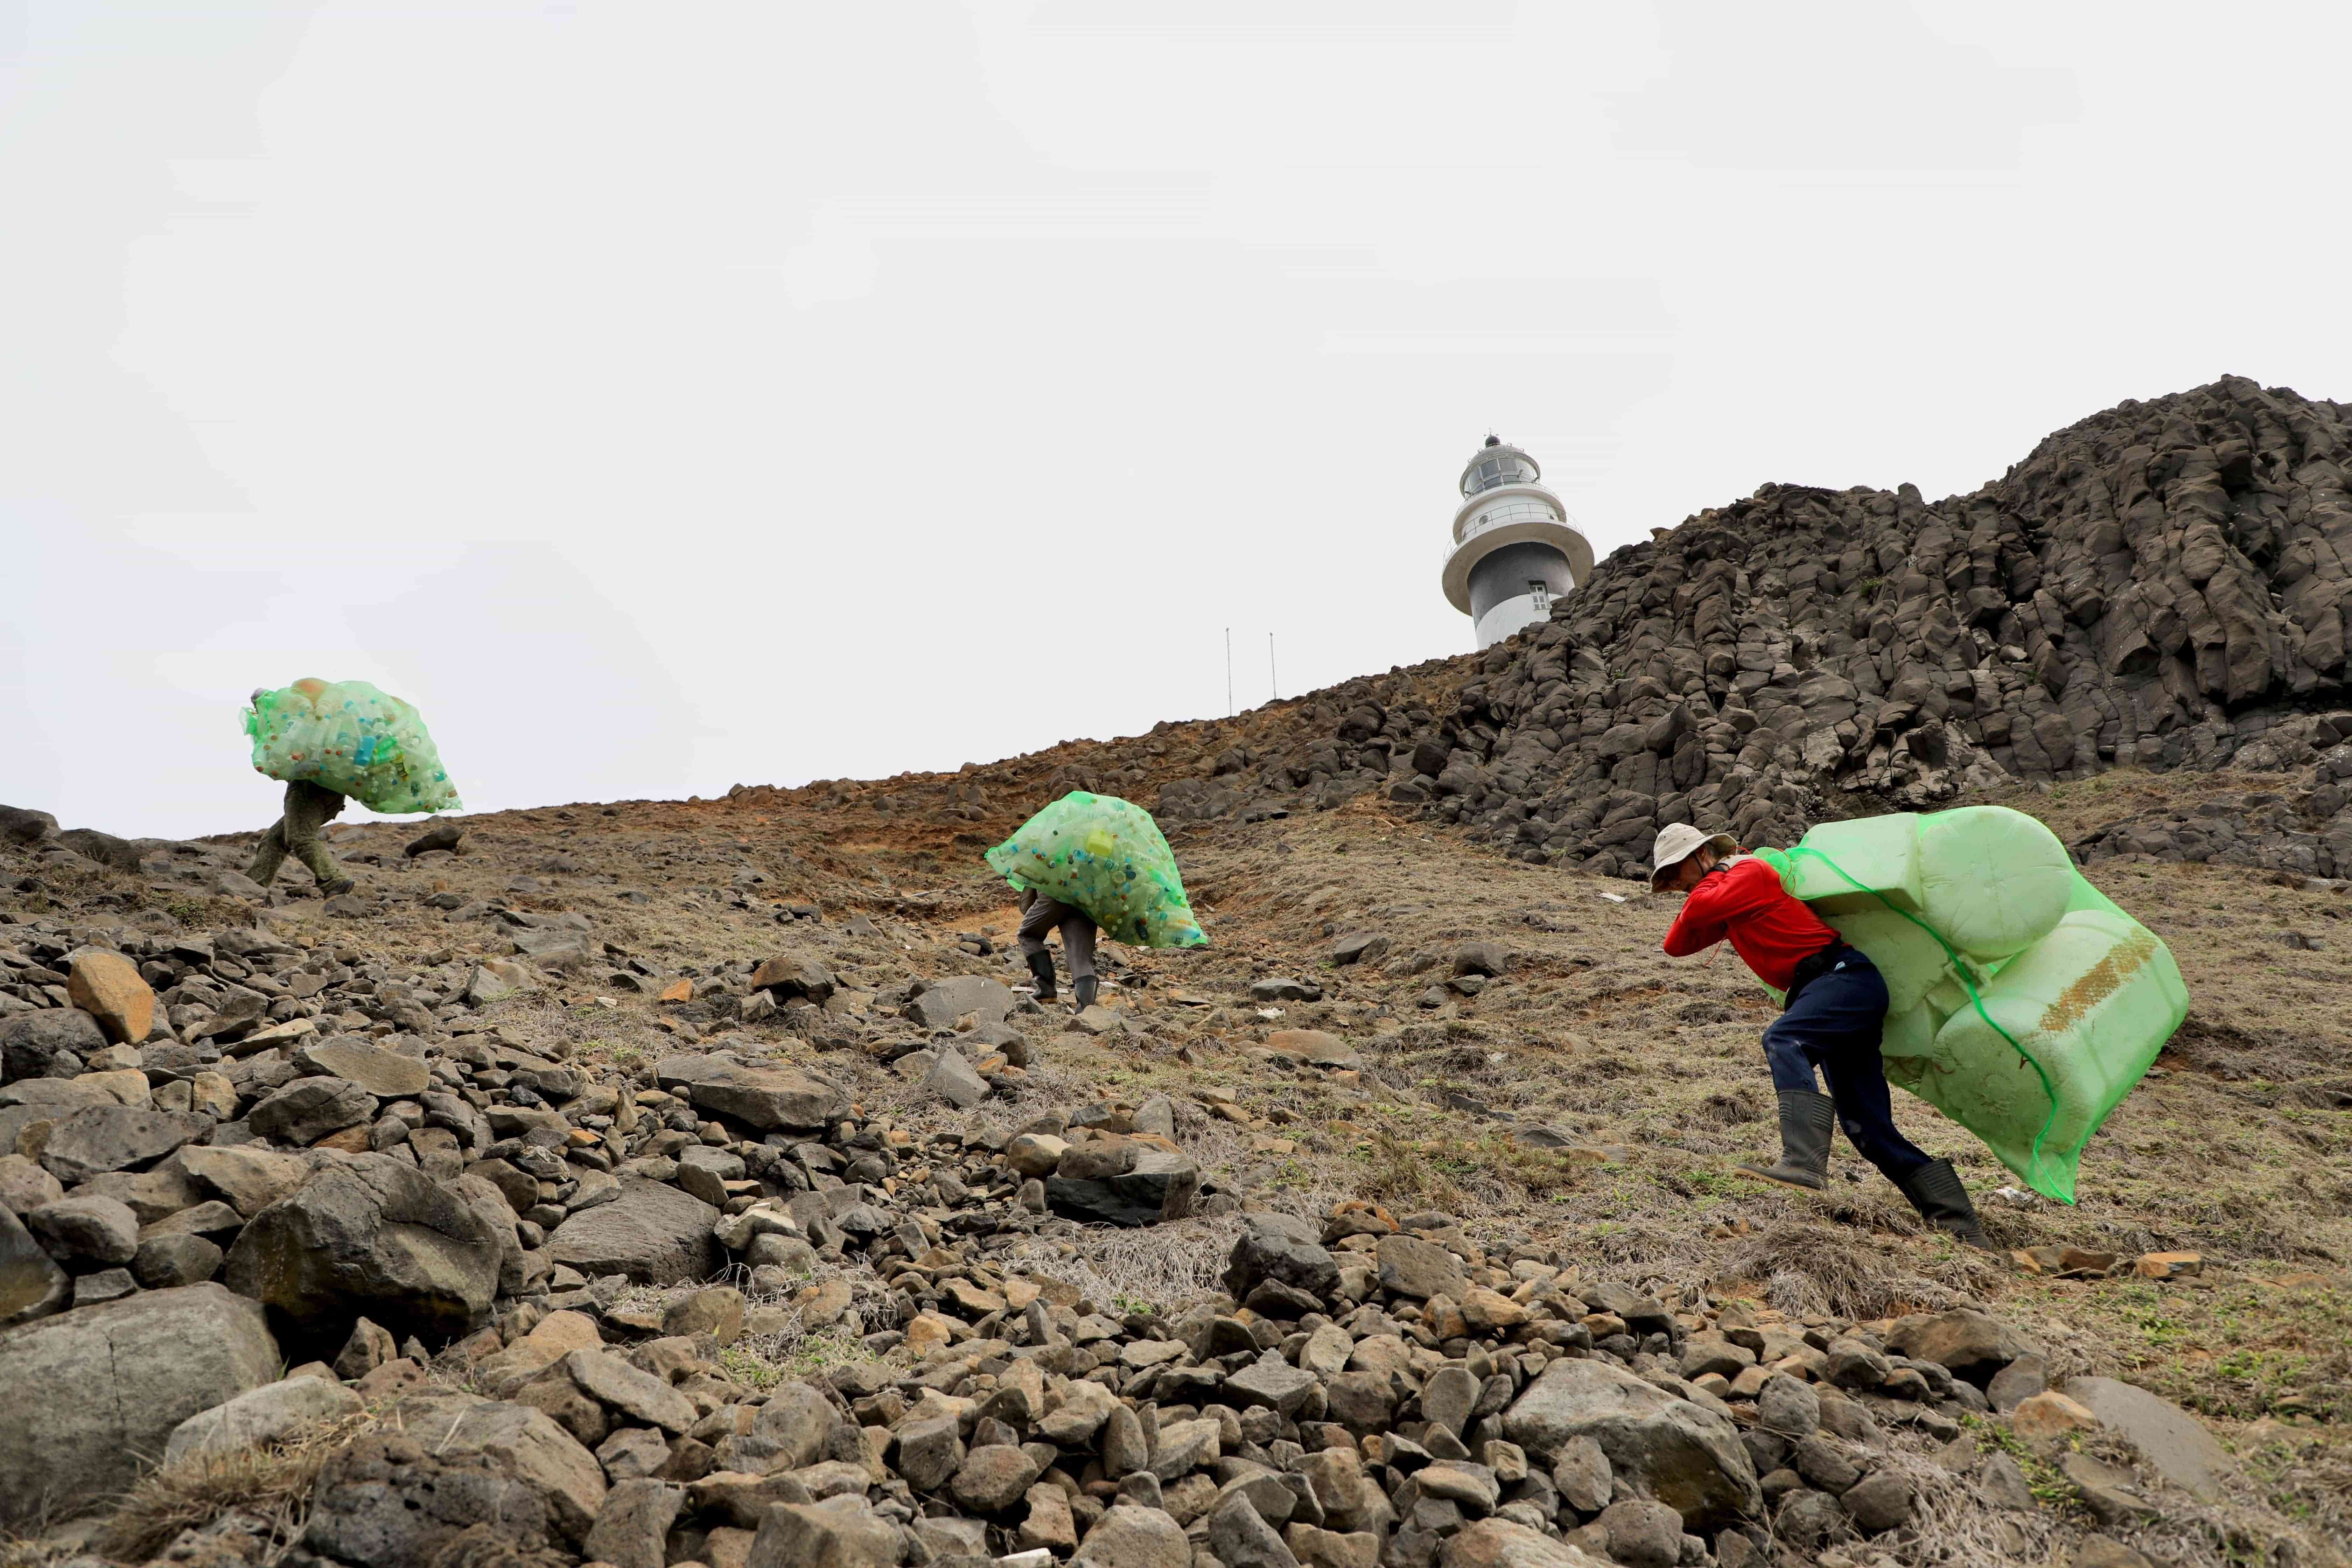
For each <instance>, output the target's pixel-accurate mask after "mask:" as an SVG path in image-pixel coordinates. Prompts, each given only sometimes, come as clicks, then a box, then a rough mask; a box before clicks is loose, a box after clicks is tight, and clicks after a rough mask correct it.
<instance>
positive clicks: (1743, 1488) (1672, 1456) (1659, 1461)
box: [1502, 1359, 1763, 1531]
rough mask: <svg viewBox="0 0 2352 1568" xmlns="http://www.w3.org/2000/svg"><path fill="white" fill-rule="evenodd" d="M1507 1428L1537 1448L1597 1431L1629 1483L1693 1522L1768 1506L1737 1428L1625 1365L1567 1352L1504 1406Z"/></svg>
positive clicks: (1708, 1525) (1545, 1449)
mask: <svg viewBox="0 0 2352 1568" xmlns="http://www.w3.org/2000/svg"><path fill="white" fill-rule="evenodd" d="M1502 1425H1503V1435H1504V1436H1506V1437H1507V1438H1509V1439H1510V1440H1511V1441H1512V1442H1515V1443H1517V1444H1518V1445H1519V1446H1520V1447H1523V1448H1526V1449H1528V1451H1530V1452H1532V1453H1538V1454H1554V1455H1556V1454H1558V1453H1559V1452H1560V1451H1561V1449H1562V1447H1563V1446H1564V1445H1565V1444H1567V1443H1568V1442H1569V1440H1570V1439H1571V1438H1575V1437H1590V1438H1591V1439H1592V1440H1593V1441H1594V1442H1596V1443H1598V1444H1599V1445H1600V1446H1601V1452H1602V1453H1604V1454H1606V1455H1607V1456H1608V1457H1609V1464H1610V1468H1611V1470H1612V1472H1613V1474H1614V1475H1615V1476H1616V1477H1617V1478H1618V1479H1619V1480H1620V1481H1622V1482H1629V1483H1631V1484H1632V1485H1633V1488H1634V1489H1636V1490H1637V1491H1640V1492H1643V1493H1644V1494H1646V1495H1648V1496H1651V1497H1654V1498H1656V1499H1657V1500H1659V1501H1660V1502H1663V1503H1664V1504H1666V1505H1667V1506H1668V1507H1669V1508H1672V1509H1674V1510H1675V1511H1676V1512H1678V1513H1680V1514H1681V1515H1682V1517H1683V1523H1684V1526H1685V1528H1686V1529H1690V1530H1694V1531H1715V1530H1719V1529H1722V1528H1723V1527H1725V1526H1727V1525H1729V1524H1734V1523H1737V1522H1738V1521H1741V1520H1743V1519H1748V1518H1752V1517H1754V1516H1755V1515H1757V1514H1758V1513H1759V1511H1760V1510H1762V1507H1763V1495H1762V1493H1761V1492H1760V1491H1759V1489H1758V1488H1757V1484H1756V1469H1755V1466H1754V1465H1753V1464H1752V1463H1751V1462H1750V1460H1749V1458H1748V1450H1747V1448H1746V1447H1745V1446H1744V1445H1743V1444H1742V1443H1741V1442H1740V1440H1739V1433H1738V1428H1736V1427H1734V1426H1732V1424H1731V1423H1730V1422H1729V1421H1728V1420H1727V1419H1726V1418H1725V1417H1723V1416H1721V1415H1717V1414H1716V1413H1715V1412H1714V1411H1712V1410H1709V1409H1706V1407H1704V1406H1702V1405H1696V1404H1694V1403H1692V1402H1691V1401H1689V1400H1685V1399H1677V1398H1675V1396H1674V1395H1673V1394H1668V1393H1666V1392H1665V1391H1664V1389H1661V1388H1658V1387H1655V1386H1654V1385H1653V1384H1650V1383H1648V1382H1647V1381H1645V1380H1643V1378H1640V1377H1637V1376H1635V1375H1634V1374H1633V1373H1631V1372H1628V1371H1626V1370H1625V1369H1623V1368H1622V1367H1617V1366H1612V1365H1610V1364H1609V1363H1605V1362H1600V1361H1587V1360H1578V1359H1562V1360H1559V1361H1555V1362H1553V1363H1551V1364H1550V1365H1549V1366H1548V1367H1546V1368H1545V1369H1544V1372H1543V1375H1542V1376H1540V1377H1538V1378H1537V1379H1536V1381H1535V1382H1534V1383H1532V1384H1528V1387H1527V1389H1526V1391H1525V1392H1524V1393H1522V1394H1520V1395H1519V1396H1518V1398H1517V1400H1516V1401H1515V1402H1514V1403H1513V1404H1512V1405H1511V1406H1510V1407H1509V1409H1507V1411H1505V1412H1504V1414H1503V1417H1502Z"/></svg>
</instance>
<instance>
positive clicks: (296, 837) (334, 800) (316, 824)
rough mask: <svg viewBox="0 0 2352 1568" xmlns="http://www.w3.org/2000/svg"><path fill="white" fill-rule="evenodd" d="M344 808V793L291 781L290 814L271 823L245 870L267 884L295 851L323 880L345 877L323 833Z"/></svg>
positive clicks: (314, 875)
mask: <svg viewBox="0 0 2352 1568" xmlns="http://www.w3.org/2000/svg"><path fill="white" fill-rule="evenodd" d="M342 810H343V797H342V796H341V795H337V794H336V793H335V792H334V791H333V790H331V789H329V788H327V787H326V786H325V785H323V784H310V783H308V782H306V781H302V780H297V781H296V782H294V783H293V784H288V785H287V786H286V815H285V816H281V817H279V818H278V820H277V821H275V822H273V823H271V824H270V825H269V830H268V832H266V833H264V834H263V835H262V836H261V852H260V853H259V854H257V855H256V856H255V857H254V858H253V865H252V866H251V867H250V868H248V869H247V871H246V873H245V874H246V875H247V876H248V877H250V878H252V879H254V880H255V881H257V882H258V883H260V884H261V885H262V886H263V887H265V888H266V887H268V886H269V882H270V879H271V878H273V877H275V876H277V875H278V867H280V866H282V865H284V864H285V863H286V857H287V856H289V855H291V856H293V857H294V858H296V859H298V860H299V861H301V862H302V864H304V865H305V866H308V867H309V868H310V875H312V876H313V877H316V878H318V879H319V880H320V882H322V883H324V882H339V881H341V880H342V877H343V873H342V869H341V868H340V867H338V866H337V865H336V864H335V858H334V857H333V856H332V855H330V854H328V853H327V846H326V844H325V842H324V841H323V840H322V839H320V837H319V829H320V828H322V827H324V826H327V824H328V823H329V822H330V821H331V820H333V819H334V818H335V817H337V816H341V815H342Z"/></svg>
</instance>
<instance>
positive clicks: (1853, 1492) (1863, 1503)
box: [1838, 1470, 1914, 1535]
mask: <svg viewBox="0 0 2352 1568" xmlns="http://www.w3.org/2000/svg"><path fill="white" fill-rule="evenodd" d="M1913 1496H1914V1491H1913V1488H1912V1485H1911V1483H1910V1482H1909V1481H1908V1480H1906V1479H1905V1478H1904V1477H1902V1476H1900V1475H1898V1474H1896V1473H1895V1471H1893V1470H1874V1471H1872V1472H1871V1473H1870V1474H1869V1475H1867V1476H1864V1478H1863V1479H1861V1480H1859V1481H1856V1482H1855V1483H1854V1484H1853V1486H1851V1487H1848V1488H1847V1489H1845V1491H1844V1492H1843V1493H1842V1494H1841V1495H1840V1496H1839V1498H1838V1500H1839V1501H1840V1502H1842V1503H1843V1504H1845V1510H1846V1512H1848V1513H1850V1514H1852V1515H1853V1522H1854V1525H1855V1527H1856V1528H1857V1529H1859V1530H1861V1531H1862V1532H1863V1533H1864V1534H1865V1535H1876V1534H1878V1533H1880V1532H1881V1531H1888V1530H1896V1529H1900V1528H1901V1527H1902V1526H1904V1525H1906V1524H1908V1523H1910V1522H1911V1507H1912V1500H1913Z"/></svg>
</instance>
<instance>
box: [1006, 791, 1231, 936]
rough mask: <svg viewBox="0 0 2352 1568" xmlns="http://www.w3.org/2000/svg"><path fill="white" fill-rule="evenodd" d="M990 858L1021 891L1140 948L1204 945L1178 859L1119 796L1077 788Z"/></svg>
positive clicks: (1146, 815) (1141, 813)
mask: <svg viewBox="0 0 2352 1568" xmlns="http://www.w3.org/2000/svg"><path fill="white" fill-rule="evenodd" d="M985 858H986V859H987V861H988V863H989V865H990V866H992V867H993V868H995V869H996V870H997V872H999V873H1000V874H1001V875H1002V876H1003V878H1004V879H1005V880H1006V881H1008V882H1010V883H1012V884H1013V886H1014V887H1016V888H1034V889H1037V891H1039V892H1040V893H1043V894H1044V895H1045V897H1047V898H1049V899H1052V900H1055V901H1056V902H1059V903H1065V904H1068V905H1069V906H1071V907H1072V908H1073V909H1078V910H1085V911H1086V912H1087V917H1088V918H1089V919H1091V920H1092V921H1094V922H1095V924H1097V925H1098V926H1100V927H1102V929H1103V931H1104V932H1105V933H1106V934H1107V935H1109V936H1111V937H1113V938H1116V939H1117V940H1118V941H1120V942H1132V943H1134V944H1135V945H1137V946H1138V947H1202V946H1205V945H1206V944H1207V942H1208V940H1209V939H1208V938H1207V937H1205V936H1203V935H1202V934H1201V927H1200V923H1199V922H1198V921H1195V920H1193V918H1192V904H1191V903H1190V902H1189V901H1187V900H1186V899H1185V897H1184V881H1183V879H1182V878H1181V877H1179V876H1178V875H1177V874H1176V856H1175V853H1174V852H1173V851H1172V850H1171V849H1170V848H1169V847H1168V840H1167V839H1166V838H1165V837H1162V836H1161V834H1160V825H1159V824H1158V823H1156V822H1154V821H1152V820H1151V814H1150V812H1148V811H1146V810H1144V809H1143V808H1142V807H1141V806H1139V805H1132V804H1130V803H1129V802H1127V801H1123V800H1120V799H1119V798H1118V796H1116V795H1088V794H1087V792H1086V791H1084V790H1074V791H1072V792H1071V793H1070V794H1068V795H1064V796H1063V797H1062V798H1061V799H1059V800H1057V801H1055V803H1054V804H1053V805H1049V806H1047V807H1046V808H1045V810H1043V811H1041V812H1039V813H1038V814H1037V815H1036V816H1033V817H1031V818H1030V819H1029V820H1028V821H1026V822H1024V823H1023V824H1022V825H1021V826H1020V827H1019V828H1018V829H1016V830H1015V831H1014V833H1013V837H1010V838H1008V839H1006V840H1005V841H1004V842H1003V843H1002V844H1000V845H998V846H997V847H995V848H993V849H991V850H990V851H988V853H987V855H986V857H985Z"/></svg>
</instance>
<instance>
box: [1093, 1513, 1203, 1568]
mask: <svg viewBox="0 0 2352 1568" xmlns="http://www.w3.org/2000/svg"><path fill="white" fill-rule="evenodd" d="M1077 1561H1079V1562H1081V1563H1094V1564H1095V1565H1096V1568H1192V1542H1190V1541H1188V1540H1186V1539H1185V1536H1184V1527H1183V1526H1182V1525H1181V1524H1179V1523H1177V1522H1176V1521H1175V1519H1174V1518H1173V1517H1172V1516H1171V1515H1170V1514H1169V1513H1167V1512H1166V1511H1165V1510H1161V1509H1156V1508H1140V1507H1138V1506H1136V1505H1134V1504H1132V1503H1125V1502H1122V1503H1121V1504H1120V1505H1118V1507H1116V1508H1112V1509H1109V1510H1106V1511H1105V1512H1104V1514H1103V1516H1102V1518H1101V1519H1100V1520H1099V1521H1097V1522H1096V1524H1095V1527H1094V1528H1093V1529H1092V1530H1089V1531H1087V1538H1086V1539H1085V1540H1084V1541H1081V1542H1078V1555H1077Z"/></svg>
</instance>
